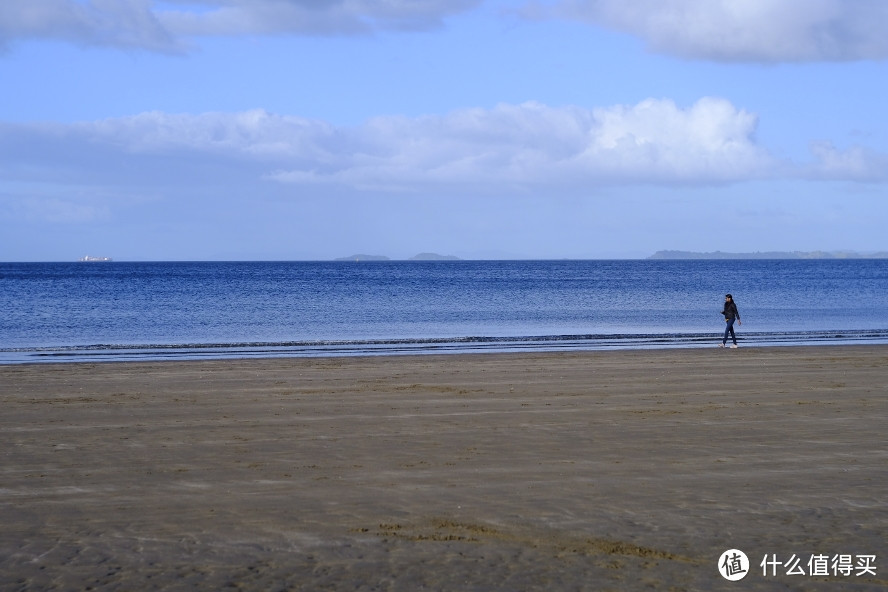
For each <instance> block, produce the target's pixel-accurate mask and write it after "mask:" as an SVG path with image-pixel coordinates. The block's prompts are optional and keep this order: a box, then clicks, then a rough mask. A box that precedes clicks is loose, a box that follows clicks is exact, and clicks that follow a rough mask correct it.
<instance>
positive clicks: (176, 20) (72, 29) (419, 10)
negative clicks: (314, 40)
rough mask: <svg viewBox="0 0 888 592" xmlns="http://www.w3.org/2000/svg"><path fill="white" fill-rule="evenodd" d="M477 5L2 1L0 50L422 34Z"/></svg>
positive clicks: (444, 0) (329, 0) (443, 0)
mask: <svg viewBox="0 0 888 592" xmlns="http://www.w3.org/2000/svg"><path fill="white" fill-rule="evenodd" d="M479 2H480V0H388V1H386V2H377V1H373V0H170V1H168V2H165V3H164V5H165V6H172V8H159V7H158V6H159V3H158V2H155V1H153V0H86V1H78V0H3V2H0V49H2V48H8V46H9V43H10V42H11V41H13V40H18V39H35V38H36V39H57V40H63V41H68V42H72V43H76V44H79V45H84V46H105V47H116V48H122V49H143V50H148V51H157V52H166V53H181V52H184V51H187V49H188V41H187V40H188V39H189V38H191V37H195V36H205V35H278V34H296V35H356V34H366V33H370V32H373V31H380V30H425V29H432V28H435V27H439V26H441V25H442V23H443V19H444V18H446V17H447V16H450V15H452V14H456V13H459V12H463V11H465V10H468V9H470V8H472V7H474V6H475V5H477V4H478V3H479Z"/></svg>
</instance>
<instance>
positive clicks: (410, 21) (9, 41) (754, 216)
mask: <svg viewBox="0 0 888 592" xmlns="http://www.w3.org/2000/svg"><path fill="white" fill-rule="evenodd" d="M886 30H888V3H886V2H884V1H883V0H413V1H408V0H380V1H374V0H168V1H164V2H161V1H157V0H2V2H0V261H73V260H76V259H77V258H79V257H81V256H84V255H92V256H105V257H113V258H114V259H115V260H127V261H144V260H149V261H162V260H327V259H333V258H337V257H346V256H350V255H352V254H356V253H361V254H371V255H384V256H388V257H391V258H393V259H405V258H409V257H412V256H414V255H416V254H418V253H423V252H435V253H439V254H442V255H455V256H458V257H461V258H465V259H499V258H529V259H534V258H535V259H561V258H570V259H582V258H643V257H647V256H649V255H651V254H653V253H654V252H656V251H659V250H687V251H702V252H712V251H725V252H757V251H813V250H824V251H839V250H843V251H844V250H851V251H858V252H863V253H868V252H875V251H888V231H886V229H885V228H886V223H888V116H886V105H888V100H886V99H888V36H886V35H885V34H884V32H885V31H886Z"/></svg>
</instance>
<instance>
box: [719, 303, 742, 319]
mask: <svg viewBox="0 0 888 592" xmlns="http://www.w3.org/2000/svg"><path fill="white" fill-rule="evenodd" d="M722 314H723V315H725V320H726V321H730V320H731V319H734V318H736V319H737V320H740V311H738V310H737V305H736V304H734V301H733V300H731V301H730V302H725V308H724V309H723V310H722Z"/></svg>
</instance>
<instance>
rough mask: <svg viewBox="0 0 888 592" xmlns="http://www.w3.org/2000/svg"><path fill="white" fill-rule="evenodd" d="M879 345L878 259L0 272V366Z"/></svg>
mask: <svg viewBox="0 0 888 592" xmlns="http://www.w3.org/2000/svg"><path fill="white" fill-rule="evenodd" d="M726 292H731V293H733V294H734V297H735V300H736V302H737V305H738V308H739V309H740V315H741V317H742V319H743V325H742V327H738V328H737V329H738V337H739V339H740V340H741V345H746V346H754V345H774V344H782V345H795V344H820V343H888V318H886V312H888V260H766V261H762V260H742V261H723V260H719V261H655V260H643V261H440V262H439V261H431V262H419V261H410V262H407V261H398V262H360V263H356V262H349V263H343V262H247V263H218V262H212V263H122V262H111V263H0V310H2V314H0V363H19V362H40V361H93V360H155V359H196V358H219V357H276V356H334V355H358V354H395V353H398V354H399V353H440V352H477V351H518V350H524V351H527V350H532V351H543V350H565V349H611V348H647V347H703V346H705V347H712V346H715V345H716V344H717V343H718V342H719V341H720V338H721V333H722V331H723V330H724V327H723V326H724V321H723V320H722V317H721V315H720V314H719V311H721V308H722V304H723V302H724V294H725V293H726Z"/></svg>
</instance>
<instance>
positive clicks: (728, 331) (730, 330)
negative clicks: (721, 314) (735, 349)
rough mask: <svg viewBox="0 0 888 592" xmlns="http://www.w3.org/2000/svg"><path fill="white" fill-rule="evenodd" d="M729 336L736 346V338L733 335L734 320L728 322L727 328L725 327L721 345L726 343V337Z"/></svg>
mask: <svg viewBox="0 0 888 592" xmlns="http://www.w3.org/2000/svg"><path fill="white" fill-rule="evenodd" d="M729 334H730V336H731V339H733V340H734V345H737V336H736V335H734V319H730V320H728V326H727V327H725V338H724V339H722V343H727V342H728V335H729Z"/></svg>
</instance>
